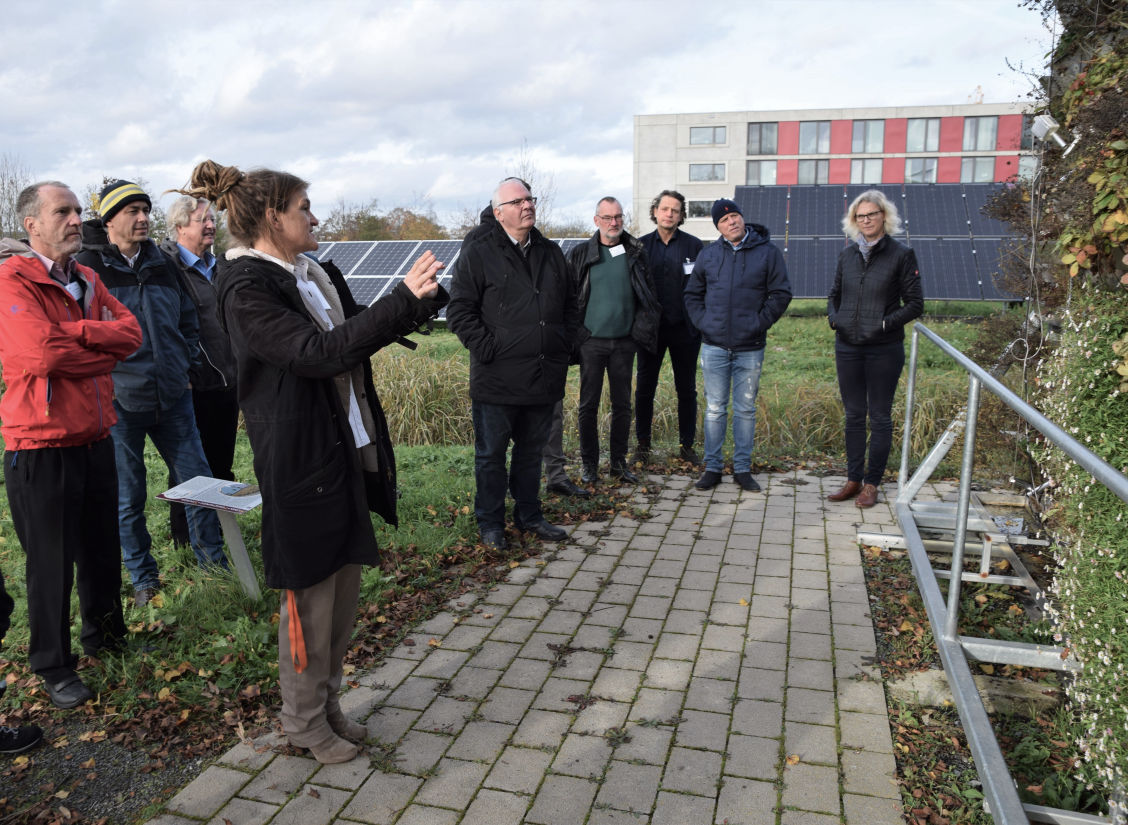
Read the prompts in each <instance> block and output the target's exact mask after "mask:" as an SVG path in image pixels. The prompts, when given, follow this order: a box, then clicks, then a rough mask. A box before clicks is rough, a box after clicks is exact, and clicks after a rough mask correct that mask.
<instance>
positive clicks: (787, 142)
mask: <svg viewBox="0 0 1128 825" xmlns="http://www.w3.org/2000/svg"><path fill="white" fill-rule="evenodd" d="M779 153H780V154H781V155H797V154H799V121H797V120H785V121H781V122H780V124H779ZM779 182H780V183H783V181H779Z"/></svg>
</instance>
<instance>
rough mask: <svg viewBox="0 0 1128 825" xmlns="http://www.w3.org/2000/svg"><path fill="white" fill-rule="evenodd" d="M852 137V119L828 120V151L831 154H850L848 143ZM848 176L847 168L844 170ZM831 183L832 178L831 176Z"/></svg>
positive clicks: (832, 181)
mask: <svg viewBox="0 0 1128 825" xmlns="http://www.w3.org/2000/svg"><path fill="white" fill-rule="evenodd" d="M853 139H854V121H852V120H832V121H831V122H830V153H831V154H832V155H848V154H850V144H851V142H852V141H853ZM846 174H847V177H849V174H850V172H849V170H847V172H846ZM830 182H831V183H834V179H833V178H831V180H830Z"/></svg>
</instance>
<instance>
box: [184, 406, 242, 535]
mask: <svg viewBox="0 0 1128 825" xmlns="http://www.w3.org/2000/svg"><path fill="white" fill-rule="evenodd" d="M192 410H193V412H195V414H196V428H197V429H198V430H199V431H200V442H201V443H202V444H203V446H204V457H205V458H207V460H208V467H210V468H211V474H212V477H213V478H225V479H227V480H229V481H234V480H235V475H234V473H233V472H232V471H231V465H232V464H233V463H234V462H235V431H236V430H237V429H238V428H239V400H238V396H237V393H236V390H235V388H234V387H229V388H228V389H225V390H195V389H194V390H192ZM168 486H169V487H171V486H173V480H172V470H171V469H170V470H169V472H168ZM168 526H169V530H170V531H171V532H172V540H173V541H175V542H176V543H177V544H187V543H188V516H187V515H186V514H185V513H184V505H183V504H180V503H179V502H175V501H174V502H170V504H169V508H168Z"/></svg>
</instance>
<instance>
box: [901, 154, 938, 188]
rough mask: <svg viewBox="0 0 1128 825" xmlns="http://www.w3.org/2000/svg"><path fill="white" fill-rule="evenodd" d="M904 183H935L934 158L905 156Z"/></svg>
mask: <svg viewBox="0 0 1128 825" xmlns="http://www.w3.org/2000/svg"><path fill="white" fill-rule="evenodd" d="M905 183H936V158H905Z"/></svg>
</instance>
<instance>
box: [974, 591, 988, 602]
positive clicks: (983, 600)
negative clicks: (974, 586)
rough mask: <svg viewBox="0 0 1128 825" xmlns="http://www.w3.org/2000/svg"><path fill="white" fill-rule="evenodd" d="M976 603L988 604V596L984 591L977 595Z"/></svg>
mask: <svg viewBox="0 0 1128 825" xmlns="http://www.w3.org/2000/svg"><path fill="white" fill-rule="evenodd" d="M975 603H976V604H987V597H986V596H984V595H983V594H982V593H980V594H979V595H978V596H976V597H975Z"/></svg>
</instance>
